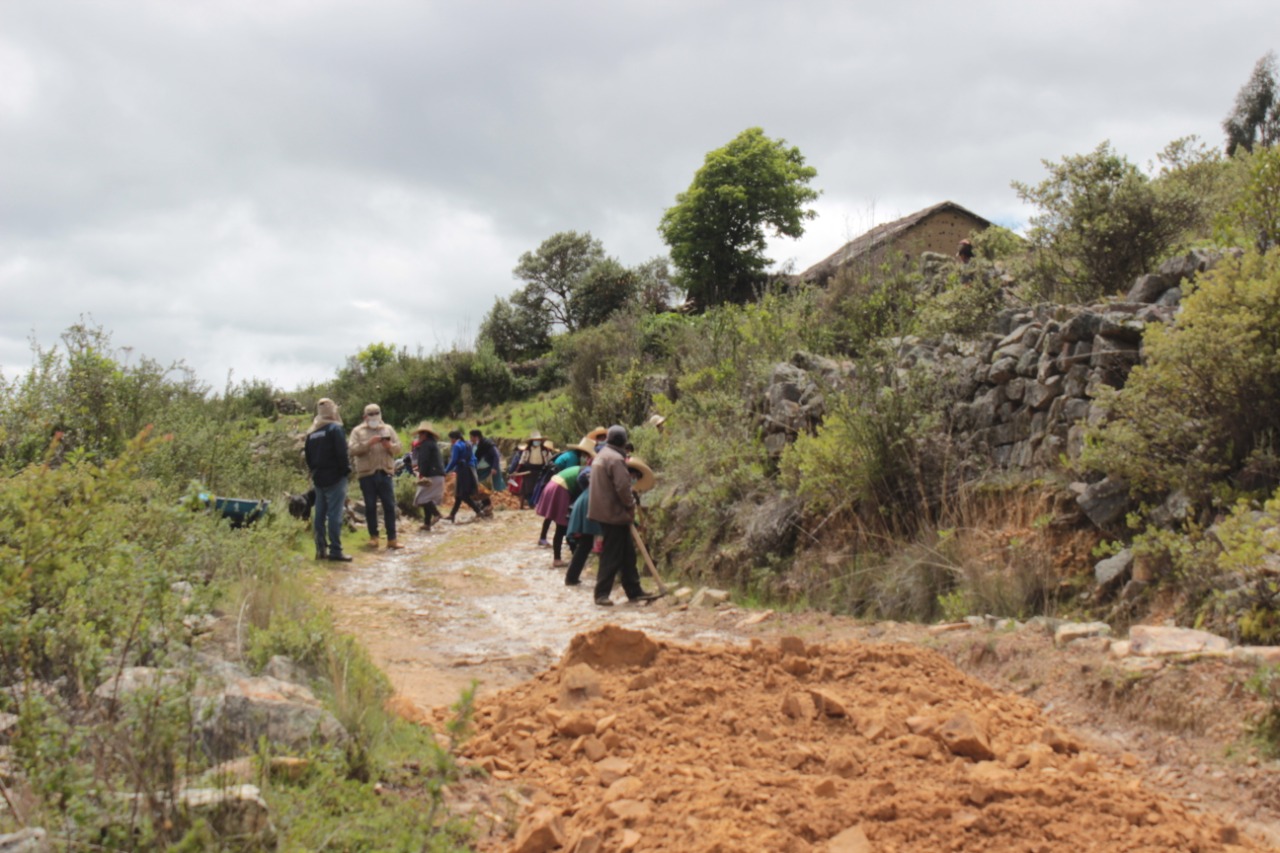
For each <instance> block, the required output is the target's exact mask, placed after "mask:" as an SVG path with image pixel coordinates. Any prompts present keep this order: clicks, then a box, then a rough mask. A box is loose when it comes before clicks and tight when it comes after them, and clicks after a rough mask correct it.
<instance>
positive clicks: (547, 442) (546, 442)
mask: <svg viewBox="0 0 1280 853" xmlns="http://www.w3.org/2000/svg"><path fill="white" fill-rule="evenodd" d="M542 446H543V447H545V448H546V449H547V450H550V451H553V452H554V451H556V450H559V449H560V448H558V447H556V443H555V442H554V441H552V440H551V439H549V438H544V439H542Z"/></svg>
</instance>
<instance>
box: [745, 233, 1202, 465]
mask: <svg viewBox="0 0 1280 853" xmlns="http://www.w3.org/2000/svg"><path fill="white" fill-rule="evenodd" d="M1219 257H1220V256H1219V255H1215V254H1211V253H1208V252H1200V251H1196V252H1192V253H1190V254H1188V255H1185V256H1183V257H1179V258H1174V259H1172V260H1170V261H1167V262H1166V263H1165V264H1163V265H1162V266H1161V267H1160V269H1159V271H1158V272H1156V273H1152V274H1150V275H1144V276H1141V277H1140V278H1138V279H1137V280H1136V281H1135V282H1134V284H1133V287H1132V288H1131V289H1130V291H1129V293H1128V294H1127V295H1126V297H1125V300H1124V301H1116V302H1108V303H1099V304H1096V305H1088V306H1062V305H1041V306H1037V307H1034V308H1026V309H1021V310H1008V311H1005V312H1003V313H1002V314H1000V315H999V316H998V317H997V318H995V320H994V323H993V326H994V328H995V329H996V331H995V332H993V333H990V334H988V335H986V336H984V337H982V338H980V339H978V340H965V341H959V342H956V341H943V342H942V343H930V342H925V341H921V340H918V339H915V338H904V339H900V340H898V341H896V342H895V343H896V344H897V347H898V354H899V357H900V358H901V360H902V366H903V367H907V368H909V367H912V366H915V365H919V364H921V363H928V364H933V365H936V367H937V369H939V370H940V371H943V372H944V373H945V374H946V375H947V376H948V377H950V378H951V379H952V383H953V384H952V392H953V396H952V397H951V402H950V403H949V404H948V410H947V414H948V416H949V417H948V425H949V429H950V432H951V434H952V436H953V437H954V438H955V439H956V440H957V443H958V444H959V445H960V446H961V447H963V448H965V449H966V450H968V451H970V452H972V453H973V454H974V455H975V456H977V457H979V458H983V459H988V460H990V461H991V462H992V463H994V464H996V465H997V466H1000V467H1005V468H1017V469H1023V470H1045V469H1049V468H1053V467H1055V466H1058V465H1059V464H1060V462H1061V460H1062V459H1064V458H1066V459H1075V458H1077V457H1078V456H1079V454H1080V451H1081V449H1082V447H1083V441H1084V430H1085V425H1086V424H1088V423H1089V422H1090V421H1091V419H1092V418H1095V417H1099V416H1101V412H1100V411H1095V409H1094V400H1095V399H1096V397H1097V396H1098V389H1099V388H1101V387H1103V386H1104V385H1105V386H1110V387H1113V388H1121V387H1123V386H1124V383H1125V381H1126V380H1127V379H1128V376H1129V371H1130V370H1132V369H1133V366H1134V365H1136V364H1138V363H1139V362H1140V361H1141V360H1142V334H1143V330H1144V329H1145V328H1146V326H1147V324H1149V323H1169V322H1171V321H1172V320H1173V317H1174V316H1175V314H1176V313H1177V306H1178V304H1179V302H1180V301H1181V298H1182V290H1181V285H1182V283H1183V282H1184V281H1185V280H1186V279H1189V278H1191V277H1193V276H1194V275H1195V274H1196V273H1198V272H1203V271H1204V270H1206V269H1209V268H1211V267H1212V266H1213V265H1214V264H1215V263H1216V262H1217V260H1218V258H1219ZM853 372H854V368H853V365H852V364H851V363H849V362H843V363H839V362H833V361H830V360H827V359H821V358H817V357H815V356H812V355H808V354H805V353H797V354H796V356H795V357H794V358H793V359H792V360H791V362H789V363H780V364H778V365H775V367H774V370H773V374H772V376H771V377H770V382H769V385H768V387H767V388H766V389H765V391H764V394H763V397H762V399H761V400H760V404H759V412H760V414H759V423H760V426H761V430H762V433H763V437H764V441H765V444H766V446H767V447H768V448H769V451H770V453H771V454H773V455H774V456H777V455H780V454H781V452H782V449H783V447H784V446H785V445H786V443H787V442H788V441H791V440H794V438H795V437H796V436H797V435H798V434H800V433H802V432H813V431H814V430H815V429H816V428H817V425H818V424H820V423H821V421H822V417H823V415H824V414H825V401H824V399H823V395H824V392H825V390H826V389H828V388H833V387H840V386H841V385H842V384H844V383H845V382H846V381H848V380H849V379H850V378H852V376H853Z"/></svg>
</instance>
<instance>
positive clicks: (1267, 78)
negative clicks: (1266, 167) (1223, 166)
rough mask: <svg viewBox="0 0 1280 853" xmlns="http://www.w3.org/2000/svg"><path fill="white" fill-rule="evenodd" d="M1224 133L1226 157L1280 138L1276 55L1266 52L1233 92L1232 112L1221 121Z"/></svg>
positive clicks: (1274, 142) (1279, 104)
mask: <svg viewBox="0 0 1280 853" xmlns="http://www.w3.org/2000/svg"><path fill="white" fill-rule="evenodd" d="M1222 129H1223V130H1224V131H1226V134H1227V156H1228V157H1230V156H1232V155H1234V154H1235V153H1236V151H1238V150H1239V149H1241V148H1243V149H1244V150H1245V151H1252V150H1253V149H1254V146H1255V145H1256V146H1260V147H1262V148H1270V147H1271V146H1272V145H1275V144H1276V142H1277V141H1280V86H1277V84H1276V55H1275V52H1274V51H1267V53H1266V55H1265V56H1263V57H1262V58H1261V59H1259V60H1258V62H1257V64H1256V65H1254V66H1253V73H1252V74H1250V75H1249V81H1248V82H1247V83H1245V84H1244V86H1242V87H1241V89H1240V91H1239V93H1237V94H1236V103H1235V106H1234V107H1233V108H1232V110H1231V114H1230V115H1229V116H1227V117H1226V119H1224V120H1223V122H1222Z"/></svg>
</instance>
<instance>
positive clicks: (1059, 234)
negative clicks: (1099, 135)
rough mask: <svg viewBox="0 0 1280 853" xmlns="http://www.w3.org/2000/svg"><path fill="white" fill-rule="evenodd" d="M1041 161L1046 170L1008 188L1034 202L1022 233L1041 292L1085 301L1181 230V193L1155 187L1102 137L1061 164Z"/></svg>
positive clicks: (1123, 278)
mask: <svg viewBox="0 0 1280 853" xmlns="http://www.w3.org/2000/svg"><path fill="white" fill-rule="evenodd" d="M1042 162H1043V163H1044V167H1045V168H1046V169H1047V170H1048V172H1049V177H1047V178H1045V180H1043V181H1042V182H1040V183H1039V184H1037V185H1035V186H1031V185H1029V184H1023V183H1020V182H1018V181H1015V182H1014V183H1013V188H1014V190H1015V191H1016V192H1017V193H1018V197H1019V198H1020V199H1022V200H1023V201H1025V202H1028V203H1029V204H1032V205H1034V206H1035V207H1037V208H1039V212H1038V213H1036V214H1035V215H1034V216H1032V217H1031V229H1030V232H1029V234H1028V238H1029V239H1030V241H1031V245H1032V248H1033V250H1034V258H1033V266H1032V274H1033V276H1034V282H1033V283H1034V284H1035V286H1036V287H1037V289H1038V290H1039V292H1040V293H1041V294H1043V296H1045V297H1046V298H1050V299H1058V300H1064V301H1065V300H1077V301H1082V302H1087V301H1091V300H1094V299H1097V298H1098V297H1100V296H1103V295H1104V294H1108V293H1116V292H1119V291H1121V290H1123V289H1124V288H1125V287H1127V286H1128V284H1129V282H1130V281H1131V280H1132V279H1133V278H1135V277H1136V276H1138V275H1141V274H1143V273H1145V272H1147V271H1148V270H1149V269H1150V268H1151V267H1152V265H1153V263H1154V262H1155V261H1156V260H1157V259H1159V258H1160V257H1162V256H1163V255H1164V254H1166V253H1167V252H1168V251H1169V250H1170V249H1172V248H1173V246H1174V245H1175V244H1176V242H1177V240H1178V239H1179V238H1180V237H1181V236H1182V234H1183V232H1184V231H1185V228H1186V223H1187V220H1188V216H1189V214H1188V211H1187V210H1186V209H1185V202H1186V197H1185V196H1183V195H1162V194H1161V193H1159V192H1157V191H1156V189H1155V188H1154V187H1153V186H1152V182H1151V181H1150V179H1148V178H1147V177H1146V176H1145V175H1144V174H1142V172H1140V171H1139V170H1138V168H1137V167H1136V166H1134V165H1133V164H1132V163H1130V162H1129V161H1128V160H1127V159H1125V158H1124V157H1122V156H1120V155H1119V154H1116V153H1115V152H1114V151H1112V150H1111V144H1110V143H1109V142H1103V143H1102V144H1100V145H1099V146H1098V147H1097V148H1095V149H1094V150H1093V151H1092V152H1090V153H1088V154H1077V155H1074V156H1070V157H1064V158H1063V159H1062V162H1061V163H1051V162H1049V161H1048V160H1045V161H1042Z"/></svg>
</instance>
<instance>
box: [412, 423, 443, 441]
mask: <svg viewBox="0 0 1280 853" xmlns="http://www.w3.org/2000/svg"><path fill="white" fill-rule="evenodd" d="M420 432H425V433H427V434H428V435H430V436H431V437H432V438H434V439H436V440H437V441H438V440H439V439H440V433H438V432H436V428H435V427H433V426H432V425H431V424H430V423H429V422H428V421H423V422H422V423H420V424H418V425H417V426H416V427H414V428H413V434H414V435H417V434H418V433H420Z"/></svg>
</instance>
